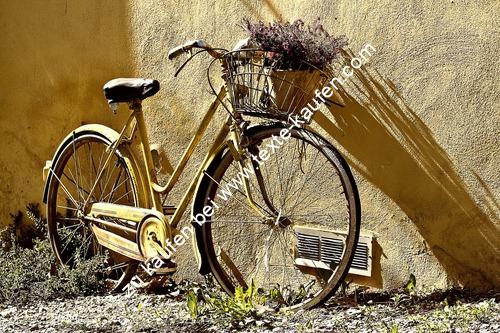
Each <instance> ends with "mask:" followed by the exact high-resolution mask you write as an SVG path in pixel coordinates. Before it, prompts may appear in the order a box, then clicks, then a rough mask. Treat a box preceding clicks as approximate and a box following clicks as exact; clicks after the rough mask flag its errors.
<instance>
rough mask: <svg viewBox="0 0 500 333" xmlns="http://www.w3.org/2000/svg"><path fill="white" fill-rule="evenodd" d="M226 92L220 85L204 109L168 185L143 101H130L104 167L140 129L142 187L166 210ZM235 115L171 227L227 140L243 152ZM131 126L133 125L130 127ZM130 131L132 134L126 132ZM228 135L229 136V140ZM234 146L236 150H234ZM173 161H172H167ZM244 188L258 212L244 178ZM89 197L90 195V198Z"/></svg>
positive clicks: (153, 202)
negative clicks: (165, 200) (161, 180)
mask: <svg viewBox="0 0 500 333" xmlns="http://www.w3.org/2000/svg"><path fill="white" fill-rule="evenodd" d="M225 95H226V88H225V86H223V87H221V89H220V91H219V93H218V94H217V97H216V99H215V100H214V101H213V102H212V104H211V105H210V107H209V109H208V110H207V112H206V113H205V115H204V117H203V119H202V121H201V123H200V125H199V126H198V129H197V130H196V133H195V134H194V136H193V138H192V139H191V141H190V143H189V145H188V146H187V148H186V149H185V150H184V153H183V155H182V157H181V159H180V160H179V162H178V163H177V165H176V167H175V168H174V170H173V172H172V174H171V175H170V178H169V179H168V182H167V184H166V185H164V186H161V185H159V184H158V181H157V179H156V176H155V172H154V170H155V167H154V162H153V157H152V154H151V147H150V144H149V139H148V135H147V130H146V124H145V120H144V115H143V112H142V106H141V103H140V101H135V102H131V103H130V105H129V107H130V109H131V110H132V112H131V114H130V116H129V118H128V119H127V122H126V124H125V126H124V127H123V129H122V131H121V132H120V136H119V138H118V139H117V140H116V142H114V143H113V145H112V147H111V149H110V152H109V155H108V156H107V158H106V160H105V163H104V166H103V168H102V170H104V169H106V167H107V166H108V164H109V162H110V160H111V158H110V157H111V156H112V155H113V153H114V151H115V150H116V149H117V148H118V147H119V146H120V145H121V144H123V143H128V142H130V141H131V139H130V138H132V137H133V135H134V134H135V132H136V131H137V133H138V135H139V140H140V143H141V148H142V160H143V165H142V167H143V171H144V175H145V176H146V177H145V178H146V179H145V181H144V182H142V186H143V190H144V191H145V192H146V193H148V196H149V199H150V204H151V206H152V207H151V208H152V209H154V210H156V211H158V212H161V213H163V204H162V202H161V195H162V194H163V195H166V196H168V194H169V193H170V191H171V190H172V188H173V187H174V186H175V185H176V184H177V182H178V180H179V178H180V176H181V175H182V172H183V171H184V170H185V167H186V165H187V163H188V161H189V160H190V158H191V156H192V154H193V153H194V151H195V149H196V147H197V146H198V144H199V143H200V141H201V139H202V137H203V135H204V134H205V131H206V129H207V128H208V125H209V124H210V122H211V121H212V119H213V116H214V114H215V111H216V110H217V108H218V107H219V106H220V104H221V100H222V99H223V98H224V97H225ZM231 118H232V117H231V116H229V117H228V119H227V121H226V122H225V123H224V124H223V125H222V127H221V128H220V129H219V131H218V134H217V136H216V138H215V139H214V141H213V143H212V145H211V146H210V147H209V150H208V152H207V153H206V155H205V157H204V159H203V161H202V163H201V165H200V167H199V168H198V169H197V171H196V173H195V175H194V177H193V178H192V180H191V182H190V184H189V186H188V188H187V190H186V191H185V193H184V195H183V197H182V199H181V201H180V202H179V204H178V206H177V207H176V208H175V211H174V213H173V215H172V217H171V219H170V220H169V224H170V227H172V229H176V228H177V226H178V224H179V222H180V219H181V217H182V215H183V214H184V212H185V210H186V208H187V207H188V205H189V202H190V201H191V199H192V197H193V194H194V192H195V190H196V187H197V184H198V182H199V179H200V177H201V176H202V175H203V172H204V169H205V167H206V166H207V165H208V164H209V162H210V161H211V160H212V159H213V158H214V157H215V156H216V154H217V153H218V152H219V151H220V149H222V148H223V147H225V145H226V144H227V145H228V146H229V147H230V148H231V149H230V150H231V151H232V153H236V154H242V150H241V148H240V144H239V140H238V133H237V129H236V127H237V125H236V124H234V120H232V119H231ZM134 120H135V124H134V125H133V127H132V124H133V121H134ZM131 127H132V128H131ZM127 132H129V135H128V137H127V135H126V134H125V133H127ZM228 134H231V135H228ZM226 138H227V140H226ZM233 150H235V151H234V152H233ZM168 163H170V161H168ZM240 167H243V165H242V163H241V162H240ZM101 177H102V174H99V175H98V176H97V179H96V181H95V184H97V183H98V182H99V179H100V178H101ZM244 182H245V190H246V192H247V197H248V200H249V203H250V205H251V206H252V207H254V209H256V210H257V211H258V212H259V213H260V210H259V209H258V208H257V207H256V205H255V203H254V201H253V199H252V197H251V195H250V187H249V184H248V180H247V179H245V180H244ZM94 188H95V185H94V186H93V188H92V189H91V191H90V192H89V196H88V198H90V197H91V195H92V193H93V191H94ZM87 200H88V199H87ZM86 204H88V202H86V203H85V205H84V206H86Z"/></svg>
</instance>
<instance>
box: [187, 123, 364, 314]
mask: <svg viewBox="0 0 500 333" xmlns="http://www.w3.org/2000/svg"><path fill="white" fill-rule="evenodd" d="M282 129H283V127H280V126H274V127H261V128H260V129H258V130H253V131H252V133H251V134H249V135H248V139H249V142H250V143H249V144H248V146H247V148H246V149H247V158H246V159H245V162H244V168H243V169H242V168H241V166H240V165H239V163H238V161H236V160H235V158H234V154H232V153H231V152H230V151H228V152H226V153H225V154H224V155H223V156H222V158H221V160H218V161H217V162H215V163H217V164H218V165H217V166H212V167H209V168H208V169H207V170H208V171H207V174H206V176H205V177H208V179H210V180H209V181H208V185H207V186H205V196H204V198H205V199H204V202H203V206H204V207H205V208H204V209H205V211H206V212H208V211H210V212H212V211H213V214H211V217H209V218H208V219H207V221H206V223H205V224H204V225H203V226H202V235H203V242H202V243H203V249H202V252H204V253H202V255H206V256H207V258H208V261H209V266H210V269H211V271H212V273H213V275H214V276H215V278H216V280H217V281H218V282H219V283H220V285H221V286H222V287H223V289H225V290H226V291H227V292H228V293H234V292H235V290H236V288H237V287H243V288H246V287H249V286H250V285H251V284H252V283H254V284H255V285H256V287H258V288H260V289H261V292H262V291H263V292H264V293H265V294H267V295H274V296H273V297H276V298H277V299H278V301H279V302H280V303H281V304H283V305H284V306H285V307H287V308H290V309H299V308H311V307H314V306H317V305H319V304H322V303H323V302H325V301H326V300H327V299H328V298H329V297H330V296H331V295H332V294H333V293H334V292H335V291H336V290H337V288H338V287H339V285H340V284H341V282H342V281H343V279H344V278H345V276H346V274H347V272H348V269H349V266H350V264H351V261H352V258H353V255H354V249H355V247H356V243H357V241H358V237H359V228H360V202H359V196H358V192H357V188H356V184H355V182H354V178H353V176H352V173H351V171H350V169H349V167H348V165H347V163H346V162H345V160H344V159H343V158H342V156H341V155H340V153H339V152H338V151H337V150H336V149H335V148H334V147H333V146H332V145H331V144H330V143H328V142H327V141H326V140H325V139H323V138H322V137H320V136H319V135H317V134H314V133H312V132H310V131H307V130H303V129H291V130H290V131H289V134H290V137H288V138H287V137H286V135H285V136H283V137H281V136H280V132H281V130H282ZM251 163H253V168H252V167H251V165H252V164H251ZM244 178H247V179H248V182H249V185H250V186H249V188H250V193H251V195H252V197H253V200H254V202H255V207H257V209H255V207H252V205H251V204H249V201H248V199H247V193H246V191H245V189H244V186H243V182H242V180H243V179H244ZM206 206H209V207H211V209H212V210H210V209H208V208H206ZM195 213H196V212H195Z"/></svg>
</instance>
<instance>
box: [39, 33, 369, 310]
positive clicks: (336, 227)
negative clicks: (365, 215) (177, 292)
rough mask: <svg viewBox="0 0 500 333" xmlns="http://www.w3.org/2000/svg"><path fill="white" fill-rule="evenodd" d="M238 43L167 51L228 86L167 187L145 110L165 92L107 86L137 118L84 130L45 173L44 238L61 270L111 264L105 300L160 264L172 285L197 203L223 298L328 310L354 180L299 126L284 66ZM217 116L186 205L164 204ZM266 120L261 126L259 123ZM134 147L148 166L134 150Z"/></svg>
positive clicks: (208, 264)
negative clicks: (200, 64) (243, 295)
mask: <svg viewBox="0 0 500 333" xmlns="http://www.w3.org/2000/svg"><path fill="white" fill-rule="evenodd" d="M239 44H240V46H239V47H238V48H237V49H235V50H233V51H226V50H223V49H215V48H212V47H210V46H209V45H208V44H207V43H205V42H203V41H201V40H196V41H192V42H188V43H186V44H184V45H181V46H178V47H176V48H174V49H172V50H171V51H170V52H169V58H170V59H173V58H176V57H178V56H180V55H183V54H185V53H190V54H191V57H190V58H189V59H188V60H187V61H186V62H185V63H184V65H185V64H186V63H187V62H188V61H189V60H190V59H192V57H194V56H195V55H196V54H199V53H202V52H206V53H208V54H209V55H210V56H212V57H213V58H214V61H213V62H212V64H211V66H220V67H219V68H221V70H222V78H223V80H224V85H223V86H222V87H221V88H220V90H219V91H215V95H216V98H215V100H214V101H213V103H212V104H211V106H210V108H209V109H208V111H207V112H206V114H205V115H204V116H203V118H202V120H201V124H200V125H199V127H198V130H197V131H196V133H195V135H194V137H193V138H192V140H191V141H190V143H189V145H188V147H187V148H186V150H185V152H184V154H183V156H182V157H181V159H180V160H179V162H178V164H177V165H176V167H175V168H174V169H173V172H171V174H170V175H169V178H168V181H167V182H166V184H160V183H159V182H158V180H157V178H156V176H155V171H154V170H155V165H154V160H153V156H152V154H151V148H150V145H149V142H148V136H147V132H146V126H145V122H144V117H143V111H142V107H141V105H142V100H144V99H145V98H148V97H151V96H153V95H154V94H155V93H156V92H157V91H158V90H159V83H158V81H156V80H150V79H115V80H112V81H110V82H108V83H107V84H106V85H105V86H104V92H105V96H106V98H107V99H108V101H109V103H110V105H111V106H112V107H115V106H116V105H117V103H127V104H128V106H129V109H130V115H129V117H128V120H127V121H126V123H125V124H124V126H123V128H122V129H121V131H120V132H116V131H115V130H113V129H111V128H108V127H105V126H103V125H99V124H91V125H84V126H81V127H79V128H77V129H75V130H74V131H72V132H71V133H70V134H69V135H68V136H67V137H66V138H65V139H64V140H63V142H62V143H61V144H60V146H59V147H58V148H57V150H56V153H55V155H54V157H53V158H52V160H51V161H49V162H48V163H47V165H46V167H45V169H44V174H45V177H46V185H45V191H44V202H45V203H46V206H47V221H48V230H49V238H50V242H51V244H52V248H53V251H54V253H55V255H56V257H57V259H58V261H59V262H60V263H61V264H62V265H67V266H70V267H72V266H74V265H75V264H77V263H78V262H79V261H80V260H83V259H87V258H90V257H92V256H95V255H97V254H102V253H105V252H106V253H107V255H108V257H107V258H108V259H107V261H106V267H105V269H104V270H103V271H102V272H101V273H102V275H103V277H104V278H105V279H106V281H107V282H108V284H107V285H108V287H109V289H110V291H120V290H122V289H123V287H124V286H125V285H126V284H127V283H128V282H129V281H130V279H131V278H132V276H133V275H134V274H135V272H136V270H137V269H138V265H139V264H140V263H141V262H147V261H148V260H151V258H154V257H159V258H163V262H164V263H165V265H164V267H161V268H160V269H158V270H157V272H156V274H171V273H172V272H174V271H175V269H176V264H175V263H174V262H173V261H172V260H171V258H170V253H167V252H168V251H167V248H166V244H167V243H174V242H175V239H176V238H175V237H176V236H177V235H179V234H180V232H181V231H180V230H179V228H178V226H179V223H180V221H181V216H182V215H183V213H184V212H185V211H186V209H187V208H188V206H189V205H190V204H191V209H192V216H193V217H196V216H197V217H198V218H195V219H193V221H192V225H193V229H192V230H194V232H193V237H194V244H195V246H196V257H197V260H198V262H199V267H198V268H199V271H200V273H201V274H209V273H212V274H213V276H214V277H215V279H216V280H217V281H218V282H219V283H220V285H221V287H222V288H223V289H224V290H225V291H226V292H228V293H233V292H234V291H235V289H236V288H237V287H238V286H241V287H244V288H246V287H248V286H249V285H250V283H252V281H254V282H255V284H256V285H258V286H259V287H261V288H264V289H265V290H278V291H279V294H280V295H282V298H283V299H284V300H286V306H287V307H289V308H292V309H298V308H310V307H313V306H316V305H319V304H321V303H323V302H324V301H326V300H327V299H328V298H329V297H330V296H331V295H332V294H333V293H334V292H335V291H336V289H337V288H338V287H339V285H340V283H341V282H342V281H343V278H344V277H345V276H346V274H347V273H348V270H349V267H350V265H351V261H352V259H353V255H354V251H355V248H356V244H357V241H358V236H359V228H360V202H359V198H358V192H357V189H356V185H355V182H354V178H353V176H352V174H351V171H350V169H349V167H348V165H347V163H346V162H345V160H344V159H343V158H342V156H341V155H340V153H339V152H338V151H337V150H336V149H335V148H334V147H333V146H332V144H330V143H329V142H328V141H327V140H326V139H324V138H323V137H322V136H320V135H319V134H318V133H316V132H315V131H314V130H312V129H311V128H310V126H309V124H310V123H311V119H308V118H307V117H305V118H306V119H304V118H301V117H300V116H301V114H300V112H299V111H300V108H301V106H303V105H304V101H306V102H307V101H308V99H310V98H311V95H310V93H308V92H307V91H306V90H307V89H305V87H306V86H307V85H308V83H305V82H302V83H300V84H299V83H297V82H298V81H296V80H292V79H290V78H289V77H287V75H289V74H288V73H286V72H284V71H282V70H280V65H279V61H280V57H279V55H277V54H274V53H270V52H265V51H261V50H254V49H249V48H245V47H244V46H241V43H239ZM194 50H197V52H196V53H193V51H194ZM184 65H183V66H181V68H182V67H184ZM305 66H307V70H309V71H311V72H312V71H313V70H314V68H312V67H311V66H308V65H307V64H305ZM314 72H315V73H320V72H321V71H319V70H318V71H314ZM290 75H292V74H290ZM314 76H315V75H312V77H314ZM320 77H322V75H319V76H318V78H320ZM209 82H210V85H211V86H213V85H212V83H211V81H210V80H209ZM320 82H321V79H317V81H316V83H315V84H316V85H317V84H318V83H320ZM283 87H286V89H283ZM299 100H302V101H299ZM220 109H222V110H225V111H226V112H227V118H226V121H225V122H224V123H223V124H222V125H221V127H220V130H219V131H218V134H217V136H216V138H215V139H214V140H213V144H212V145H211V146H210V148H209V149H208V152H207V153H206V156H205V158H204V160H203V162H202V163H201V165H200V167H199V168H198V170H197V171H196V173H195V174H194V175H193V177H192V180H191V182H190V184H189V186H188V187H187V188H186V189H185V192H184V195H183V197H182V199H181V200H180V202H178V203H177V204H175V205H172V204H167V203H166V201H168V200H167V199H166V198H167V195H168V194H169V193H170V191H171V190H172V188H174V186H175V185H176V183H177V181H178V180H179V177H180V175H181V173H182V172H183V170H184V169H185V167H186V164H187V162H188V160H189V159H190V157H191V156H192V154H193V151H194V150H195V148H196V147H197V145H198V144H199V142H200V140H201V138H202V136H203V134H204V132H205V130H206V129H207V127H208V125H209V124H210V122H211V120H212V118H213V116H214V113H215V112H216V111H217V110H220ZM317 112H320V111H317ZM259 119H263V120H264V121H260V122H257V123H255V124H254V123H252V122H255V120H259ZM137 140H138V141H139V143H140V147H141V153H142V158H140V159H139V158H137V157H136V156H134V153H133V152H132V149H131V145H132V144H133V143H134V142H136V141H137ZM201 217H203V218H201Z"/></svg>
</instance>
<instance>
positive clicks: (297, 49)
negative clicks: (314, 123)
mask: <svg viewBox="0 0 500 333" xmlns="http://www.w3.org/2000/svg"><path fill="white" fill-rule="evenodd" d="M242 27H243V28H244V29H245V31H247V33H248V34H249V43H248V44H249V45H252V46H255V47H257V48H259V49H261V50H263V51H265V61H264V64H265V66H266V67H267V68H268V78H269V81H270V90H271V91H270V95H271V96H272V98H273V99H274V104H275V105H276V107H277V109H279V110H281V111H284V112H286V113H287V114H291V113H296V112H298V111H300V110H301V109H302V108H303V107H305V106H306V105H307V104H308V103H309V102H310V101H311V100H312V97H313V93H314V90H315V89H317V88H319V87H320V85H321V83H322V78H323V77H322V75H321V70H322V69H323V68H325V67H326V66H327V65H329V64H331V63H332V62H333V61H334V60H335V59H336V58H337V56H338V55H339V54H340V51H341V49H342V48H343V47H345V46H346V45H347V39H346V38H345V36H339V37H336V36H332V35H330V34H329V33H328V32H327V31H326V30H325V28H324V27H323V25H322V24H321V20H320V18H318V19H317V20H316V21H315V22H314V23H313V24H312V25H307V26H306V25H305V23H304V21H302V20H296V21H294V22H292V23H290V22H283V21H275V22H272V23H265V22H263V21H256V22H252V21H250V20H249V19H244V20H243V24H242Z"/></svg>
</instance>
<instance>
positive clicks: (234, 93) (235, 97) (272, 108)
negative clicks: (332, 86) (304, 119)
mask: <svg viewBox="0 0 500 333" xmlns="http://www.w3.org/2000/svg"><path fill="white" fill-rule="evenodd" d="M225 61H226V64H227V72H226V82H227V87H228V96H229V99H230V102H231V104H232V106H233V110H234V111H235V112H238V113H241V114H244V115H248V116H255V117H263V118H270V119H277V120H281V121H287V120H288V119H289V116H293V115H300V112H301V110H302V109H303V108H304V107H306V106H307V104H308V103H310V102H311V101H312V99H313V98H314V92H315V90H316V89H318V88H321V85H322V83H323V80H324V77H325V75H323V73H322V71H321V70H319V69H318V68H314V67H313V66H311V65H309V64H306V63H301V66H299V68H298V69H294V70H284V69H283V68H284V67H285V66H284V65H283V62H282V57H281V56H280V55H279V54H276V53H273V52H266V51H261V50H241V51H234V52H229V53H227V54H226V55H225ZM309 122H310V120H309Z"/></svg>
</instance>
